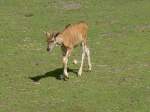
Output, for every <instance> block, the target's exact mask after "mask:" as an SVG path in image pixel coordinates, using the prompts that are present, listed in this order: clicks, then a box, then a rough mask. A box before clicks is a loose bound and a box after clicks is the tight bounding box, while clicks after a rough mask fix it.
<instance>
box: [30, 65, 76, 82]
mask: <svg viewBox="0 0 150 112" xmlns="http://www.w3.org/2000/svg"><path fill="white" fill-rule="evenodd" d="M68 72H72V73H75V74H77V69H70V68H68ZM62 73H63V69H62V68H57V69H55V70H52V71H49V72H46V73H45V74H42V75H38V76H33V77H29V79H31V80H32V81H34V82H38V81H40V80H41V79H44V78H48V77H54V78H56V79H57V80H61V77H60V75H61V74H62Z"/></svg>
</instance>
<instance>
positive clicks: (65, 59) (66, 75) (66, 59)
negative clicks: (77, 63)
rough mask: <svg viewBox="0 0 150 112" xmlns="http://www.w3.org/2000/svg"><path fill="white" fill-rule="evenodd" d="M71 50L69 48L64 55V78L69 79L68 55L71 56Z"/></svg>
mask: <svg viewBox="0 0 150 112" xmlns="http://www.w3.org/2000/svg"><path fill="white" fill-rule="evenodd" d="M70 53H71V50H70V49H69V50H67V51H66V55H65V56H63V67H64V71H63V75H64V79H66V78H67V79H69V76H68V72H67V63H68V57H69V56H70Z"/></svg>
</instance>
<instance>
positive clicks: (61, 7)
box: [0, 0, 150, 112]
mask: <svg viewBox="0 0 150 112" xmlns="http://www.w3.org/2000/svg"><path fill="white" fill-rule="evenodd" d="M80 20H84V21H86V22H88V24H89V33H88V38H89V39H88V43H89V46H90V50H91V57H92V65H93V70H92V71H91V72H87V71H86V69H87V67H86V66H85V69H84V72H83V74H82V76H81V77H77V76H76V73H75V72H77V69H78V67H79V65H73V64H72V59H73V58H74V57H77V59H78V60H80V57H81V54H80V49H79V48H77V49H76V50H74V52H73V54H72V57H71V58H70V62H69V68H70V72H69V76H70V79H69V80H68V81H63V80H58V79H57V77H58V76H59V75H60V74H61V73H62V70H61V67H62V66H61V65H62V64H61V59H60V57H61V51H60V49H59V47H56V48H55V49H54V51H53V52H52V54H49V53H47V52H46V42H45V38H44V35H43V31H49V30H50V31H55V30H56V31H60V30H62V29H63V28H64V26H65V25H66V24H68V23H74V22H77V21H80ZM31 77H32V79H35V80H36V81H34V80H32V79H31ZM149 111H150V1H149V0H82V1H81V0H72V1H70V0H0V112H149Z"/></svg>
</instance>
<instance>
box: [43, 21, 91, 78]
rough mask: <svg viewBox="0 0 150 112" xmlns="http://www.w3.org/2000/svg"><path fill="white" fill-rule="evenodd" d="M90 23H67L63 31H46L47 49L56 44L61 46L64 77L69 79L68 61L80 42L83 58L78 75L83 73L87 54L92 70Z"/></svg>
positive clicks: (49, 49) (50, 49)
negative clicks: (88, 34)
mask: <svg viewBox="0 0 150 112" xmlns="http://www.w3.org/2000/svg"><path fill="white" fill-rule="evenodd" d="M87 31H88V25H87V24H86V23H85V22H79V23H76V24H69V25H67V26H66V27H65V28H64V30H63V31H62V32H53V33H49V32H44V33H45V35H46V37H47V51H49V52H51V51H52V49H53V48H54V46H55V45H59V46H61V50H62V56H63V57H62V61H63V68H64V69H63V78H64V79H68V78H69V76H68V72H67V62H68V57H69V56H70V55H71V52H72V50H73V48H74V47H75V46H77V45H79V44H81V46H82V59H81V65H80V68H79V71H78V76H81V74H82V68H83V62H84V58H85V56H87V59H88V67H89V68H88V69H89V70H91V67H92V66H91V60H90V51H89V48H88V46H87Z"/></svg>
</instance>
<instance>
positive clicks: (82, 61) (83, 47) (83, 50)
mask: <svg viewBox="0 0 150 112" xmlns="http://www.w3.org/2000/svg"><path fill="white" fill-rule="evenodd" d="M84 58H85V46H84V44H83V43H82V59H81V65H80V68H79V71H78V76H81V74H82V68H83V63H84Z"/></svg>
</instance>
